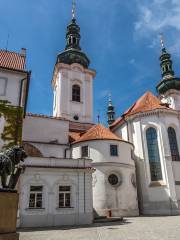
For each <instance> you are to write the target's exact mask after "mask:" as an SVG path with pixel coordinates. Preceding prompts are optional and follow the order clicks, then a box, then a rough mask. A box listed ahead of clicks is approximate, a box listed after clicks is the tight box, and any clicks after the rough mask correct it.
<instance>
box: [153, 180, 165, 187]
mask: <svg viewBox="0 0 180 240" xmlns="http://www.w3.org/2000/svg"><path fill="white" fill-rule="evenodd" d="M165 186H167V185H166V184H165V183H164V182H163V181H154V182H151V183H150V184H149V187H165Z"/></svg>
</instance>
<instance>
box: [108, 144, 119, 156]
mask: <svg viewBox="0 0 180 240" xmlns="http://www.w3.org/2000/svg"><path fill="white" fill-rule="evenodd" d="M110 155H111V156H118V146H117V145H110Z"/></svg>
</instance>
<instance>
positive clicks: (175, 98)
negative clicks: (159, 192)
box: [156, 38, 180, 110]
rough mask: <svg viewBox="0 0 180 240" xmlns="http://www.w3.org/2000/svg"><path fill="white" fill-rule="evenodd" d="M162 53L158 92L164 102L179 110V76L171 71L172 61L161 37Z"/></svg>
mask: <svg viewBox="0 0 180 240" xmlns="http://www.w3.org/2000/svg"><path fill="white" fill-rule="evenodd" d="M161 45H162V53H161V56H160V66H161V71H162V80H161V82H160V83H159V84H158V85H157V87H156V89H157V91H158V93H159V94H160V95H162V96H164V98H165V100H166V103H167V104H169V106H170V107H171V108H173V109H174V110H180V78H177V77H175V75H174V71H173V62H172V60H171V54H169V53H168V52H167V50H166V48H165V46H164V40H163V38H161Z"/></svg>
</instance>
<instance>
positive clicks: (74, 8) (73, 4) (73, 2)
mask: <svg viewBox="0 0 180 240" xmlns="http://www.w3.org/2000/svg"><path fill="white" fill-rule="evenodd" d="M75 18H76V1H75V0H72V19H75Z"/></svg>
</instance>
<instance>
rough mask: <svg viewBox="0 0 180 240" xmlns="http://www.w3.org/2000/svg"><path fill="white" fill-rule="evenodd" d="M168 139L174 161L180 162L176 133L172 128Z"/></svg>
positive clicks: (169, 129)
mask: <svg viewBox="0 0 180 240" xmlns="http://www.w3.org/2000/svg"><path fill="white" fill-rule="evenodd" d="M168 138H169V145H170V149H171V156H172V161H180V157H179V150H178V144H177V138H176V132H175V130H174V128H172V127H169V128H168Z"/></svg>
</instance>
